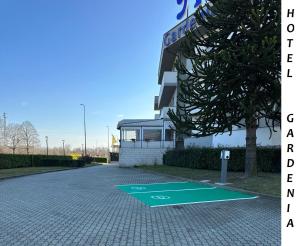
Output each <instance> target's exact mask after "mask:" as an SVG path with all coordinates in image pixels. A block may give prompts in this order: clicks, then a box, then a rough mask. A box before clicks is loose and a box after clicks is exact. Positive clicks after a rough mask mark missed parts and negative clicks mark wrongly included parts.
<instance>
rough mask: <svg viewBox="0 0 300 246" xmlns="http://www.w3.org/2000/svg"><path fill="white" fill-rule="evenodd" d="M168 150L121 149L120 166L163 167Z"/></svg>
mask: <svg viewBox="0 0 300 246" xmlns="http://www.w3.org/2000/svg"><path fill="white" fill-rule="evenodd" d="M166 150H167V149H150V148H149V149H141V148H136V149H135V148H120V155H119V166H120V167H132V166H134V165H154V164H158V165H162V163H163V155H164V153H165V152H166Z"/></svg>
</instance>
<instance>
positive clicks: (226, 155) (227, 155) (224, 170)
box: [220, 150, 230, 184]
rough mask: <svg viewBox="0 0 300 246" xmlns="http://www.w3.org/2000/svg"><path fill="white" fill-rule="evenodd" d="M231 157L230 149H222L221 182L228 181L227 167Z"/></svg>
mask: <svg viewBox="0 0 300 246" xmlns="http://www.w3.org/2000/svg"><path fill="white" fill-rule="evenodd" d="M229 158H230V151H229V150H222V151H221V158H220V159H221V161H222V163H221V164H222V166H221V180H220V181H221V183H222V184H225V183H227V168H228V160H229Z"/></svg>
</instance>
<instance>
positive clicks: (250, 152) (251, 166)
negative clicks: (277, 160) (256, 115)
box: [245, 120, 257, 178]
mask: <svg viewBox="0 0 300 246" xmlns="http://www.w3.org/2000/svg"><path fill="white" fill-rule="evenodd" d="M250 176H257V162H256V121H255V120H251V122H249V123H247V122H246V155H245V178H247V177H250Z"/></svg>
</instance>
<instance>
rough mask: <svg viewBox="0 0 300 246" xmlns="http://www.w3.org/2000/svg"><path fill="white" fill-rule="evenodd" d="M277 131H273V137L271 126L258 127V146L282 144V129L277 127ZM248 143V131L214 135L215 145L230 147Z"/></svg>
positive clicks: (242, 145)
mask: <svg viewBox="0 0 300 246" xmlns="http://www.w3.org/2000/svg"><path fill="white" fill-rule="evenodd" d="M276 129H277V132H273V134H272V137H271V139H269V137H270V131H269V128H267V127H263V128H258V129H257V132H256V136H257V140H256V143H257V146H275V145H281V131H280V128H279V127H277V128H276ZM245 145H246V131H245V130H236V131H233V132H232V135H231V136H229V134H228V133H224V134H223V135H217V136H214V137H213V147H219V146H228V147H237V146H238V147H244V146H245Z"/></svg>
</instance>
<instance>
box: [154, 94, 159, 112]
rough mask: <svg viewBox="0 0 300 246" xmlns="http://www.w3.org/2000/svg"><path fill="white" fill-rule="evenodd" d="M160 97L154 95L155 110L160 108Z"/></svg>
mask: <svg viewBox="0 0 300 246" xmlns="http://www.w3.org/2000/svg"><path fill="white" fill-rule="evenodd" d="M158 97H159V96H155V97H154V110H159V108H158Z"/></svg>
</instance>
